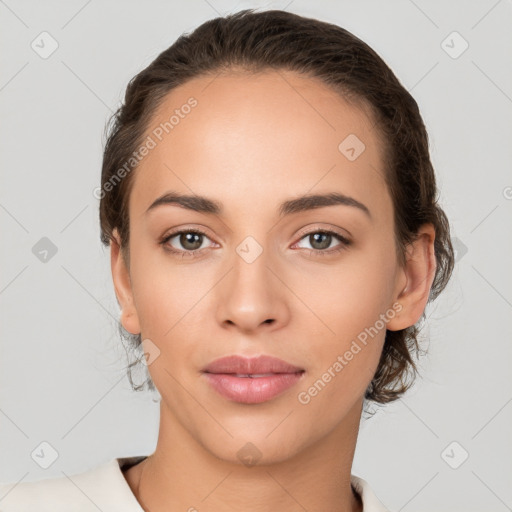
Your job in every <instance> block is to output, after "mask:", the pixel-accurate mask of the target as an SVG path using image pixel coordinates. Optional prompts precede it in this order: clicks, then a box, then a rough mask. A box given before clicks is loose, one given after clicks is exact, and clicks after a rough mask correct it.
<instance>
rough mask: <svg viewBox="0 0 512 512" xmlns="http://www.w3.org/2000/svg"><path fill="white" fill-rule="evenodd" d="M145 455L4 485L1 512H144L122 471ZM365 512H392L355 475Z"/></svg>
mask: <svg viewBox="0 0 512 512" xmlns="http://www.w3.org/2000/svg"><path fill="white" fill-rule="evenodd" d="M145 458H146V456H145V455H140V456H135V457H123V458H118V459H112V460H110V461H109V462H106V463H104V464H101V465H99V466H96V467H95V468H93V469H90V470H89V471H85V472H83V473H78V474H75V475H71V476H69V477H67V476H63V477H56V478H47V479H44V480H37V481H35V482H19V483H17V484H16V483H10V484H0V512H98V511H99V510H100V511H101V512H144V509H143V508H142V507H141V506H140V504H139V502H138V501H137V499H136V498H135V495H134V494H133V493H132V490H131V489H130V486H129V485H128V482H127V481H126V480H125V478H124V475H123V473H122V472H121V468H123V467H124V466H125V465H128V466H132V465H134V464H137V463H138V462H140V461H141V460H143V459H145ZM351 483H352V487H353V488H354V489H355V491H356V492H357V493H358V494H359V495H360V496H361V499H362V501H363V511H364V512H389V511H388V509H386V508H385V507H384V506H383V505H382V503H381V502H380V501H379V500H378V499H377V498H376V496H375V495H374V494H373V492H372V490H371V489H370V486H369V485H368V483H367V482H366V481H364V480H363V479H362V478H358V477H356V476H354V475H352V478H351Z"/></svg>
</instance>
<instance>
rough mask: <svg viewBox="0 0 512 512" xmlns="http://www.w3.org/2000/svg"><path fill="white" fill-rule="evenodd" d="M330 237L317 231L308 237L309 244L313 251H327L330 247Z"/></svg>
mask: <svg viewBox="0 0 512 512" xmlns="http://www.w3.org/2000/svg"><path fill="white" fill-rule="evenodd" d="M331 241H332V235H330V234H329V233H324V232H322V231H319V232H318V233H313V234H311V235H309V243H310V244H311V247H313V249H319V250H321V249H328V248H329V246H330V245H331Z"/></svg>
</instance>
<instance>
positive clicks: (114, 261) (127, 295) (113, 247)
mask: <svg viewBox="0 0 512 512" xmlns="http://www.w3.org/2000/svg"><path fill="white" fill-rule="evenodd" d="M120 244H121V242H120V237H119V233H118V231H117V229H114V231H113V239H112V240H111V242H110V266H111V269H112V279H113V281H114V289H115V292H116V297H117V302H118V303H119V306H120V307H121V324H122V326H123V327H124V328H125V329H126V330H127V331H128V332H130V333H132V334H140V331H141V329H140V324H139V317H138V315H137V310H136V309H135V303H134V301H133V293H132V286H131V281H130V272H129V269H128V268H127V267H126V262H125V260H124V257H123V254H122V252H121V245H120Z"/></svg>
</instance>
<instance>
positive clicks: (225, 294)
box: [218, 236, 288, 330]
mask: <svg viewBox="0 0 512 512" xmlns="http://www.w3.org/2000/svg"><path fill="white" fill-rule="evenodd" d="M275 261H276V258H275V257H274V255H273V254H272V251H271V249H270V248H269V247H268V244H266V243H265V241H262V242H261V243H260V242H259V241H258V240H256V238H255V237H253V236H247V237H246V238H244V239H243V240H242V242H240V243H239V244H238V246H236V248H235V251H234V254H233V257H232V258H231V262H230V267H231V271H230V272H229V273H228V275H227V276H226V278H225V280H223V281H224V284H223V285H222V294H221V295H222V297H221V298H220V301H219V309H218V314H219V315H220V316H219V321H220V322H221V323H223V324H226V323H227V324H235V325H237V326H238V327H239V328H240V329H243V330H253V329H256V328H258V326H260V325H263V324H273V325H281V324H282V323H283V322H285V321H286V319H287V315H288V306H287V304H286V296H285V293H284V290H283V285H282V283H281V281H280V280H279V279H277V278H276V276H275V275H274V273H275V270H274V269H273V267H274V266H275ZM273 263H274V264H273ZM269 267H270V268H269ZM271 269H272V270H271Z"/></svg>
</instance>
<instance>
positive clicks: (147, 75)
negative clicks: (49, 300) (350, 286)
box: [99, 9, 454, 404]
mask: <svg viewBox="0 0 512 512" xmlns="http://www.w3.org/2000/svg"><path fill="white" fill-rule="evenodd" d="M237 69H240V70H242V71H245V72H249V73H251V72H258V71H271V70H276V71H279V70H291V71H295V72H298V73H300V74H301V75H303V76H307V77H311V78H316V79H320V80H321V81H322V82H323V83H324V84H327V85H328V86H330V87H331V88H333V89H334V90H335V91H336V92H338V93H339V94H340V95H341V96H342V97H343V98H344V99H345V100H347V101H350V102H355V103H357V104H358V105H359V106H360V107H361V109H362V110H364V111H368V112H369V113H370V116H371V118H372V120H373V121H374V122H375V124H374V127H375V126H377V130H378V131H377V136H378V137H379V140H381V141H383V144H382V145H383V150H382V153H383V155H384V156H383V164H384V178H385V182H386V184H387V186H388V189H389V192H390V195H391V198H392V201H393V207H394V233H395V242H396V244H395V245H396V249H397V255H398V259H399V262H400V264H402V265H403V264H404V263H405V261H406V249H407V246H408V245H409V244H410V243H411V242H413V241H414V240H415V239H416V238H417V235H418V230H419V228H420V227H421V226H422V225H423V224H425V223H431V224H432V225H433V226H434V229H435V240H434V251H435V258H436V270H435V276H434V280H433V283H432V286H431V289H430V292H429V297H428V302H431V301H433V300H434V299H435V298H436V297H437V296H438V295H439V293H440V292H441V291H442V290H443V289H444V288H445V286H446V284H447V283H448V281H449V279H450V276H451V273H452V270H453V266H454V252H453V247H452V244H451V240H450V233H449V231H450V229H449V223H448V219H447V217H446V215H445V213H444V211H443V210H442V209H441V207H440V206H439V205H438V196H437V194H438V191H437V186H436V178H435V173H434V169H433V166H432V163H431V161H430V156H429V142H428V135H427V131H426V128H425V125H424V123H423V120H422V117H421V115H420V112H419V108H418V105H417V103H416V101H415V100H414V99H413V97H412V96H411V95H410V94H409V92H408V91H407V90H406V89H405V88H404V87H403V86H402V85H401V83H400V82H399V80H398V79H397V77H396V76H395V75H394V74H393V72H392V71H391V69H390V68H389V67H388V66H387V65H386V63H385V62H384V61H383V60H382V59H381V57H379V55H377V53H376V52H375V51H374V50H373V49H372V48H371V47H370V46H368V45H367V44H366V43H365V42H363V41H362V40H360V39H359V38H358V37H356V36H355V35H353V34H352V33H350V32H349V31H347V30H345V29H343V28H341V27H339V26H337V25H334V24H330V23H327V22H323V21H319V20H316V19H311V18H305V17H302V16H299V15H297V14H293V13H289V12H285V11H280V10H268V11H262V12H256V11H255V10H254V9H246V10H243V11H239V12H237V13H234V14H231V15H227V16H225V17H218V18H215V19H212V20H209V21H207V22H205V23H203V24H202V25H200V26H199V27H198V28H196V29H195V30H194V31H193V32H191V33H185V34H182V35H181V36H180V37H179V38H178V39H177V40H176V42H175V43H174V44H172V45H171V46H170V47H169V48H168V49H166V50H164V51H163V52H162V53H160V54H159V55H158V56H157V57H156V58H155V59H154V60H153V62H151V63H150V64H149V65H148V66H147V67H146V68H145V69H143V70H142V71H141V72H140V73H138V74H137V75H136V76H135V77H133V78H132V80H131V81H130V82H129V84H128V86H127V89H126V95H125V98H124V104H122V105H121V106H120V107H119V109H118V110H117V111H116V112H115V114H114V115H113V116H112V118H111V119H110V122H109V124H108V125H107V130H106V136H107V141H106V144H105V150H104V156H103V166H102V173H101V190H102V192H101V194H100V196H101V199H100V208H99V216H100V224H101V241H102V243H103V244H105V245H107V246H108V245H109V244H110V243H111V241H113V239H114V238H113V230H114V229H116V230H117V232H118V233H119V238H120V248H121V252H122V254H123V257H124V258H125V261H126V263H127V265H128V268H129V257H130V255H129V250H128V247H129V233H130V230H129V215H128V204H129V203H128V201H129V197H130V191H131V187H132V183H133V179H134V177H133V172H129V171H133V170H134V169H135V168H136V167H137V162H136V161H134V160H136V159H133V158H131V157H132V156H133V155H134V154H135V151H136V150H137V148H138V147H140V145H141V143H142V141H143V140H144V138H145V137H146V132H147V130H148V127H149V123H150V122H151V119H152V116H153V114H154V113H155V111H156V110H157V108H158V107H159V105H160V104H161V103H162V101H163V99H164V98H165V97H166V95H167V94H168V93H169V92H170V91H172V90H173V89H174V88H176V87H178V86H180V85H182V84H184V83H186V82H187V81H188V80H190V79H192V78H196V77H200V76H209V75H211V76H214V75H215V74H219V73H222V72H226V73H229V72H231V71H234V70H237ZM127 162H130V164H129V166H128V168H127V167H126V165H127ZM123 168H124V169H125V171H126V169H128V172H125V173H121V172H120V170H121V169H123ZM124 174H126V176H125V175H124ZM120 175H121V176H122V177H123V179H119V176H120ZM116 178H117V181H118V183H116V184H115V186H112V184H113V183H114V182H115V180H116ZM108 184H110V186H108ZM424 319H425V311H423V314H422V317H421V319H420V320H424ZM118 327H119V332H120V334H121V336H122V337H123V338H124V339H125V340H128V341H129V346H130V348H131V349H133V350H135V351H140V348H141V336H140V334H139V335H133V334H130V333H128V332H127V331H126V330H125V329H124V327H123V326H122V325H121V323H120V322H119V325H118ZM418 334H419V327H418V323H417V324H415V325H413V326H411V327H408V328H406V329H402V330H397V331H389V330H386V336H385V342H384V347H383V350H382V354H381V357H380V361H379V364H378V367H377V370H376V372H375V375H374V377H373V380H372V381H371V383H370V385H369V386H368V388H367V390H366V393H365V399H367V400H369V401H374V402H376V403H381V404H383V403H387V402H392V401H394V400H396V399H397V398H399V397H400V396H401V395H402V394H403V393H404V392H405V391H406V390H407V389H409V387H410V386H411V385H412V383H413V381H414V379H415V377H416V374H417V373H418V370H417V366H416V363H415V360H414V359H415V358H414V357H413V356H417V355H418V353H419V352H420V347H419V342H418ZM139 362H140V359H139V358H137V359H136V360H135V361H133V362H132V363H131V364H130V365H129V366H128V376H129V379H130V382H131V385H132V388H133V389H134V390H140V389H141V388H143V387H144V383H143V384H142V385H141V386H135V385H134V383H133V380H132V377H131V368H132V367H133V366H135V365H137V364H138V363H139ZM145 384H146V385H147V387H148V388H149V389H151V390H154V389H155V387H154V384H153V382H152V379H151V377H150V376H149V373H146V382H145Z"/></svg>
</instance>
